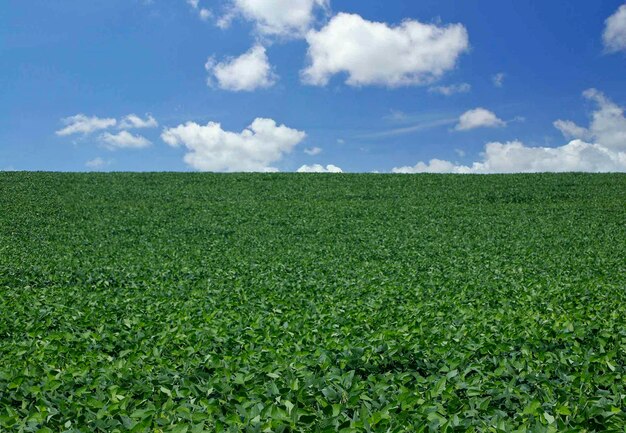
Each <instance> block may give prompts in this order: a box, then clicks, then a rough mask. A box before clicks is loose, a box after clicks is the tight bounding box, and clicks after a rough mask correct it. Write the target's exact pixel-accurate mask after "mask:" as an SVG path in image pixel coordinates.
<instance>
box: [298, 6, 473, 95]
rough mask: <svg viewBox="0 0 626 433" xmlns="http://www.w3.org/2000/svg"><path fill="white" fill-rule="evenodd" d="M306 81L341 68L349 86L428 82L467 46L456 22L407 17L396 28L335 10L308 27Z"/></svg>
mask: <svg viewBox="0 0 626 433" xmlns="http://www.w3.org/2000/svg"><path fill="white" fill-rule="evenodd" d="M306 40H307V42H308V44H309V49H308V58H309V63H310V64H309V66H308V67H307V68H306V69H305V70H303V71H302V79H303V81H304V82H305V83H307V84H312V85H317V86H323V85H326V84H328V82H329V80H330V78H331V77H332V76H333V75H335V74H340V73H346V74H347V75H348V78H347V80H346V83H347V84H348V85H351V86H363V85H382V86H388V87H397V86H409V85H422V84H429V83H431V82H433V81H434V80H436V79H438V78H440V77H441V76H442V75H443V74H444V73H445V72H446V71H449V70H450V69H453V68H454V67H455V66H456V63H457V60H458V58H459V56H460V55H461V54H462V53H463V52H465V51H467V50H468V48H469V40H468V35H467V30H466V29H465V27H464V26H463V25H461V24H452V25H448V26H437V25H435V24H423V23H420V22H419V21H415V20H406V21H404V22H403V23H402V24H400V25H399V26H396V27H390V26H389V25H387V24H385V23H380V22H372V21H367V20H365V19H363V18H362V17H360V16H359V15H355V14H346V13H340V14H338V15H336V16H335V17H333V18H332V19H331V21H330V22H329V23H328V24H327V25H326V26H325V27H323V28H322V29H321V30H319V31H310V32H309V33H308V34H307V36H306Z"/></svg>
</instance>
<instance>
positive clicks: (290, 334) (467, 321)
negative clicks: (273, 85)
mask: <svg viewBox="0 0 626 433" xmlns="http://www.w3.org/2000/svg"><path fill="white" fill-rule="evenodd" d="M625 400H626V176H625V175H583V174H561V175H547V174H546V175H509V176H445V175H444V176H439V175H418V176H401V175H298V174H269V175H252V174H232V175H219V174H173V173H172V174H168V173H161V174H52V173H2V172H0V431H2V432H42V433H46V432H178V433H184V432H187V433H195V432H204V431H206V432H220V431H223V432H239V431H245V432H336V431H341V432H369V431H373V432H404V431H406V432H439V431H440V432H536V433H542V432H624V431H625V428H626V412H625V410H626V409H625V406H626V405H625Z"/></svg>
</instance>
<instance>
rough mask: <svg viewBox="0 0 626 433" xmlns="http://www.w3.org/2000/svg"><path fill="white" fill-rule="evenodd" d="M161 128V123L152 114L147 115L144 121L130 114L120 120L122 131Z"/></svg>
mask: <svg viewBox="0 0 626 433" xmlns="http://www.w3.org/2000/svg"><path fill="white" fill-rule="evenodd" d="M157 126H159V122H157V121H156V119H155V118H154V117H152V116H151V115H150V114H146V118H145V119H142V118H141V117H139V116H137V115H136V114H129V115H128V116H126V117H124V118H123V119H122V120H120V123H119V126H118V127H119V128H120V129H134V128H137V129H141V128H156V127H157Z"/></svg>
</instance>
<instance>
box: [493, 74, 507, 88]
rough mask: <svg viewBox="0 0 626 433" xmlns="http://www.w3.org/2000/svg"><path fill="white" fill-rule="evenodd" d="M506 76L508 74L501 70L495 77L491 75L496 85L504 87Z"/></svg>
mask: <svg viewBox="0 0 626 433" xmlns="http://www.w3.org/2000/svg"><path fill="white" fill-rule="evenodd" d="M505 77H506V75H505V74H504V73H502V72H500V73H498V74H496V75H494V76H493V77H491V82H492V83H493V85H494V86H496V87H502V86H504V78H505Z"/></svg>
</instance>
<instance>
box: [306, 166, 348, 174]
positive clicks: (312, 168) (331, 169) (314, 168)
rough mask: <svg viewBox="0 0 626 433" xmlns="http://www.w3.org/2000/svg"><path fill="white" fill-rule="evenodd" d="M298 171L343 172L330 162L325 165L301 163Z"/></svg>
mask: <svg viewBox="0 0 626 433" xmlns="http://www.w3.org/2000/svg"><path fill="white" fill-rule="evenodd" d="M298 173H343V170H342V169H341V168H339V167H337V166H336V165H332V164H329V165H327V166H326V167H324V166H323V165H320V164H313V165H303V166H302V167H300V168H299V169H298Z"/></svg>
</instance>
